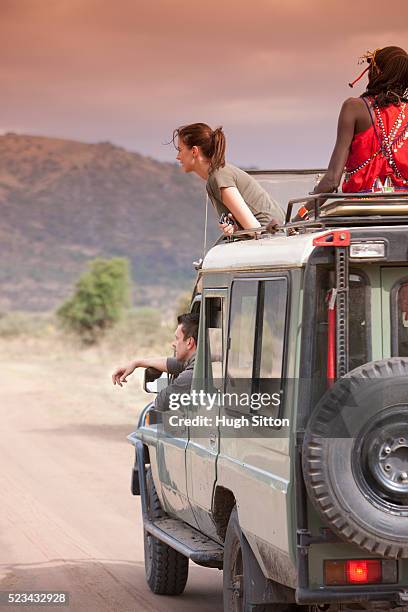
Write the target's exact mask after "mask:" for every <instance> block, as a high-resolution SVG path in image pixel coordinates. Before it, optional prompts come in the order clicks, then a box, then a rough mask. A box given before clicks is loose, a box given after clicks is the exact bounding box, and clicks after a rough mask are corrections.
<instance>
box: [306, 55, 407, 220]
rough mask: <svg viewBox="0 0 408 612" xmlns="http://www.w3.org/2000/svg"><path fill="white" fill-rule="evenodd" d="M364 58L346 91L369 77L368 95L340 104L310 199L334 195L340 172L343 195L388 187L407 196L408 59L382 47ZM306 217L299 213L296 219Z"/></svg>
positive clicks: (364, 94) (366, 93)
mask: <svg viewBox="0 0 408 612" xmlns="http://www.w3.org/2000/svg"><path fill="white" fill-rule="evenodd" d="M364 58H365V59H366V60H367V61H368V63H369V66H368V67H367V68H366V70H364V72H363V73H362V74H361V75H360V76H359V77H358V78H357V79H356V80H355V81H354V82H353V83H350V86H353V85H354V84H355V83H356V82H357V81H358V80H360V78H361V77H362V76H363V75H364V74H365V73H366V72H368V86H367V89H366V91H365V92H364V93H363V95H362V96H360V97H359V98H349V99H348V100H346V101H345V102H344V103H343V106H342V108H341V111H340V116H339V122H338V131H337V141H336V145H335V147H334V151H333V154H332V156H331V159H330V163H329V167H328V170H327V172H326V174H325V175H324V176H323V178H322V180H321V181H320V182H319V183H318V184H317V185H316V187H315V189H314V192H313V193H331V192H333V191H335V190H337V188H338V186H339V184H340V180H341V177H342V175H343V172H344V169H345V178H344V181H343V184H342V190H343V191H344V192H347V193H357V192H368V191H372V190H373V189H374V190H377V189H381V185H384V183H385V182H386V181H387V183H388V184H390V185H392V186H393V187H394V188H395V189H396V190H404V191H408V108H407V102H408V54H407V52H406V51H404V49H401V48H400V47H384V48H383V49H377V50H376V51H374V52H373V53H370V52H368V53H367V54H366V55H365V56H364ZM387 179H388V180H387ZM308 206H309V208H311V205H310V204H309V205H308ZM307 213H308V210H307V207H302V208H301V209H300V211H299V213H298V218H307Z"/></svg>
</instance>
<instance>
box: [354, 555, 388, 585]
mask: <svg viewBox="0 0 408 612" xmlns="http://www.w3.org/2000/svg"><path fill="white" fill-rule="evenodd" d="M346 577H347V582H348V583H349V584H361V583H366V584H373V583H374V584H375V583H376V582H382V572H381V561H380V560H379V559H366V560H357V561H346Z"/></svg>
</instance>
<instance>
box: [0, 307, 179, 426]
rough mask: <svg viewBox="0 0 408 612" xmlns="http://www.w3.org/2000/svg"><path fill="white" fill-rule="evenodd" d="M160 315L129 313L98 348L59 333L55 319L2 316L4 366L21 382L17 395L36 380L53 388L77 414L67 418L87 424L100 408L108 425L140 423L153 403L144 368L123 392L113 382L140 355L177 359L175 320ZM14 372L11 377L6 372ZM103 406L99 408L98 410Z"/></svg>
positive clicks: (17, 384)
mask: <svg viewBox="0 0 408 612" xmlns="http://www.w3.org/2000/svg"><path fill="white" fill-rule="evenodd" d="M160 316H161V315H160V313H159V312H158V311H156V310H154V309H150V308H149V309H148V308H143V309H139V310H135V311H132V312H129V313H128V315H127V316H126V317H125V318H124V319H123V320H122V321H121V322H120V323H119V324H118V325H117V326H116V327H115V328H114V329H112V330H110V331H109V333H107V334H106V336H105V337H104V338H103V340H102V341H101V342H100V343H99V344H97V345H94V346H87V347H86V346H83V345H82V344H81V343H80V342H79V341H78V339H77V338H76V337H74V336H70V335H67V334H66V333H63V332H62V331H61V330H59V329H58V327H57V323H56V321H55V319H54V317H53V316H52V315H32V314H25V313H14V314H10V315H6V316H3V317H1V318H0V364H1V367H2V371H3V373H4V374H5V375H6V376H9V377H10V376H11V377H12V378H13V380H15V383H14V384H15V388H16V392H18V389H19V387H20V386H21V385H26V384H28V380H30V379H31V380H32V385H31V386H32V389H33V392H35V393H37V391H36V389H37V385H39V386H40V388H41V389H44V392H45V390H46V389H49V391H48V395H47V398H48V396H49V399H46V402H48V401H49V402H50V405H53V402H54V400H53V398H56V397H57V395H58V397H60V398H61V402H62V403H65V402H67V401H68V398H69V402H68V403H69V405H70V406H71V409H70V410H72V412H71V414H70V415H67V418H75V419H77V420H78V421H79V422H87V419H88V418H89V414H90V412H89V411H90V410H94V409H97V410H99V411H100V413H101V414H102V415H103V421H104V422H105V423H106V424H118V423H129V422H132V423H134V422H135V419H136V415H137V413H138V412H139V410H140V409H141V408H143V406H144V405H146V403H147V402H148V401H151V400H152V399H153V396H152V395H148V394H147V393H145V392H144V391H143V388H142V382H143V370H137V371H136V372H135V373H134V374H133V375H132V376H131V377H130V378H129V381H128V384H127V385H126V386H125V387H124V388H122V389H120V388H118V387H114V386H113V385H112V382H111V375H112V372H113V370H114V369H115V368H116V367H117V366H119V365H123V364H125V363H127V362H128V361H129V360H130V359H133V358H135V357H137V356H145V357H146V356H161V355H171V354H172V349H171V340H172V337H173V333H174V325H173V321H171V322H168V323H167V322H163V321H161V318H160ZM6 372H8V373H9V374H6ZM96 407H97V408H96Z"/></svg>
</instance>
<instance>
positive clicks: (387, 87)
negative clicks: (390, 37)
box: [363, 47, 408, 108]
mask: <svg viewBox="0 0 408 612" xmlns="http://www.w3.org/2000/svg"><path fill="white" fill-rule="evenodd" d="M368 96H370V97H372V98H374V99H375V101H376V103H377V105H378V106H379V107H380V108H384V107H386V106H390V105H391V104H395V105H396V106H398V105H399V104H401V102H408V54H407V52H406V51H404V49H401V47H384V48H383V49H378V50H377V51H375V53H374V54H373V56H372V57H371V58H370V69H369V72H368V86H367V89H366V91H365V92H364V93H363V97H368Z"/></svg>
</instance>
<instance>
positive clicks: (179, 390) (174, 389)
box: [154, 369, 193, 412]
mask: <svg viewBox="0 0 408 612" xmlns="http://www.w3.org/2000/svg"><path fill="white" fill-rule="evenodd" d="M192 380H193V370H192V369H187V370H184V371H183V372H181V374H179V375H178V376H177V378H175V379H174V381H173V382H172V383H171V384H170V385H169V386H168V387H166V388H165V389H162V390H161V391H160V392H159V393H158V394H157V396H156V400H155V406H154V407H155V409H156V410H159V411H160V412H166V411H167V410H169V409H170V399H172V401H173V402H177V397H178V396H180V395H182V394H183V393H190V391H191V382H192ZM170 396H174V397H172V398H170ZM173 405H174V404H173ZM178 405H179V404H178Z"/></svg>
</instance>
